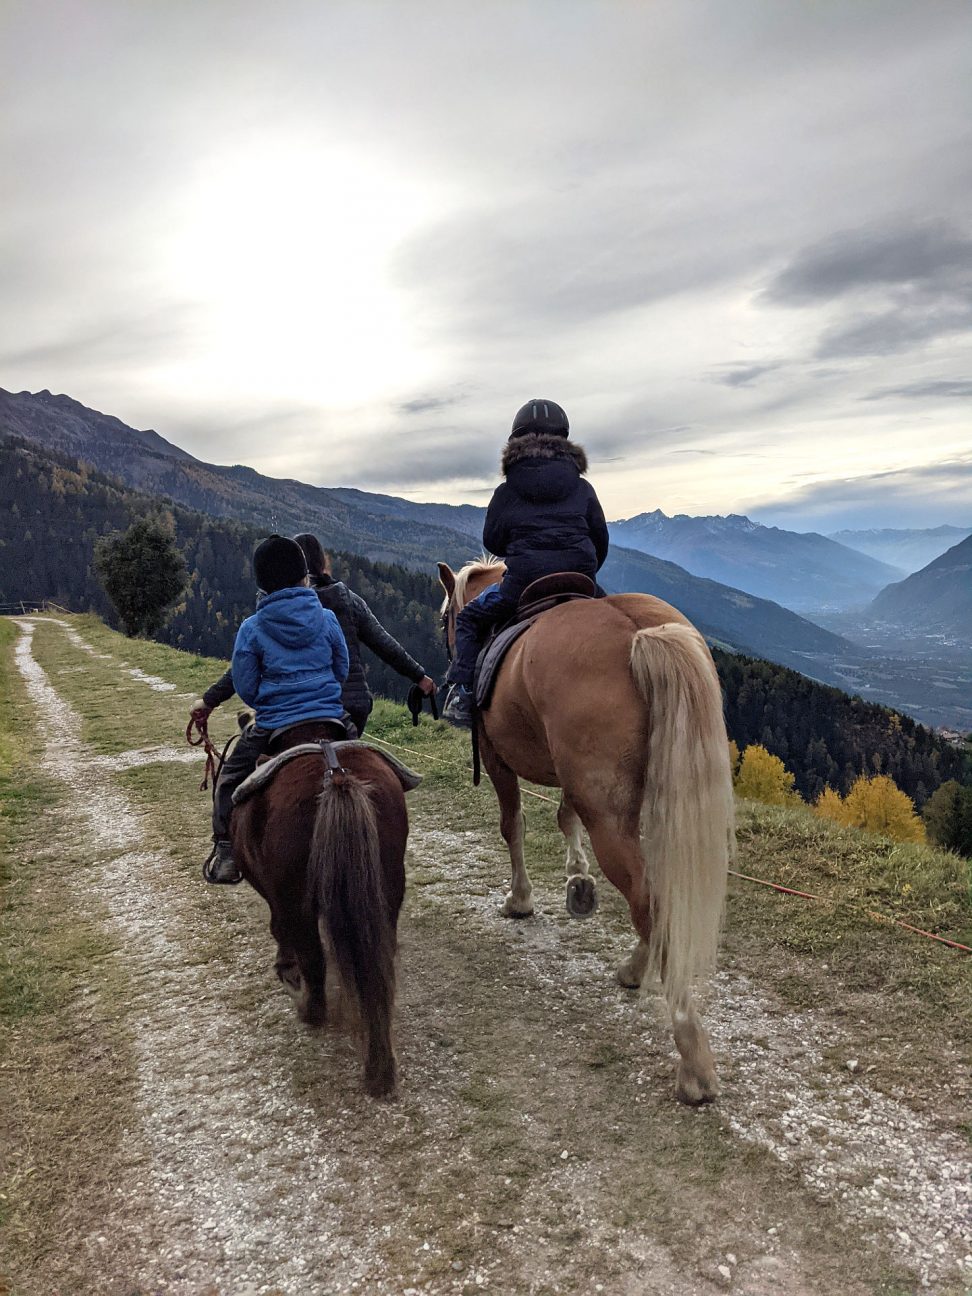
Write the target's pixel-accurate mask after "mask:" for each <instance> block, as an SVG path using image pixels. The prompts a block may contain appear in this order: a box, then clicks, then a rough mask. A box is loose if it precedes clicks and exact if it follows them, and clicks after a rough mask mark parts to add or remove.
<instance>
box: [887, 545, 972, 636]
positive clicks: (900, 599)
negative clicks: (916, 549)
mask: <svg viewBox="0 0 972 1296" xmlns="http://www.w3.org/2000/svg"><path fill="white" fill-rule="evenodd" d="M868 611H869V613H870V615H871V616H874V617H876V618H878V619H880V620H883V621H891V622H893V623H894V624H896V625H901V626H910V627H913V628H920V629H921V631H922V632H923V633H924V634H926V635H928V634H936V633H937V634H942V635H945V636H949V637H957V638H960V639H961V640H963V641H964V642H965V643H966V644H968V643H969V641H970V640H972V535H968V536H967V537H966V538H965V539H964V540H962V541H960V542H959V543H958V544H957V545H953V546H952V548H951V549H949V550H947V551H946V552H945V553H943V554H940V555H939V556H938V557H937V558H936V559H934V561H933V562H930V563H929V564H928V566H927V567H923V568H922V569H921V571H917V572H914V573H913V574H912V575H911V576H909V577H907V579H906V580H903V581H900V582H898V584H896V585H889V586H888V587H887V589H884V590H882V591H881V593H880V594H879V595H878V596H877V598H876V599H875V600H874V602H873V603H872V604H871V606H870V608H869V609H868Z"/></svg>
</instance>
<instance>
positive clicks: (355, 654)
mask: <svg viewBox="0 0 972 1296" xmlns="http://www.w3.org/2000/svg"><path fill="white" fill-rule="evenodd" d="M294 539H295V540H296V541H297V543H298V544H299V545H300V547H301V549H302V550H303V551H304V557H305V558H306V559H307V570H308V571H309V572H310V580H311V585H312V587H313V588H314V589H315V590H316V591H317V597H318V598H319V599H320V601H321V604H322V606H324V607H326V608H328V609H329V610H330V611H331V612H333V613H334V615H335V616H336V617H337V619H338V624H339V625H340V627H341V629H342V630H343V631H344V638H345V639H346V641H347V645H348V657H349V659H350V663H351V664H350V666H349V668H348V678H347V679H346V680H345V682H344V692H343V694H342V697H343V701H344V705H345V707H346V708H347V710H348V712H349V714H350V716H351V719H352V721H353V722H354V726H355V728H356V729H357V731H358V734H359V736H360V735H361V734H363V733H364V729H365V725H366V724H367V723H368V716H369V715H370V714H371V708H372V706H373V705H374V698H373V697H372V696H371V691H370V690H369V688H368V684H367V680H366V678H365V668H364V663H363V662H362V660H361V644H364V645H365V646H366V647H368V648H370V649H371V651H372V652H373V653H375V655H376V656H378V657H380V658H381V660H382V661H383V662H387V663H388V665H389V666H390V667H391V668H392V670H395V671H397V672H398V673H399V675H404V676H405V678H406V679H410V680H412V682H413V683H415V684H418V686H419V688H420V689H421V690H422V692H423V693H424V694H425V695H426V696H428V695H429V694H430V693H434V692H435V683H434V681H433V680H432V679H431V678H430V677H429V676H428V675H427V674H426V673H425V668H424V667H423V666H420V665H419V664H418V662H417V661H416V660H415V658H414V657H411V656H409V654H408V653H407V652H406V651H405V649H404V648H403V647H402V645H401V644H400V643H399V642H398V640H397V639H395V638H394V637H393V636H392V635H390V634H389V633H388V631H387V630H386V629H385V627H384V626H383V625H382V624H381V622H380V621H379V620H378V618H377V617H376V616H375V614H374V613H373V612H372V610H371V608H370V607H369V606H368V604H367V603H366V602H365V601H364V599H363V598H362V597H361V595H360V594H355V592H354V591H353V590H350V589H348V587H347V585H345V584H344V582H343V581H339V580H335V579H334V578H333V576H332V575H331V573H330V570H329V567H330V563H329V561H328V557H327V554H326V553H325V552H324V549H323V548H322V546H321V542H320V541H319V540H318V538H317V537H316V536H314V535H311V534H310V533H309V532H304V533H303V534H302V535H298V536H294Z"/></svg>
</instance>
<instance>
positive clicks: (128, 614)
mask: <svg viewBox="0 0 972 1296" xmlns="http://www.w3.org/2000/svg"><path fill="white" fill-rule="evenodd" d="M166 521H169V522H170V525H169V526H167V525H166ZM95 567H96V569H97V572H98V576H99V578H100V580H101V583H102V585H103V586H104V590H105V593H106V594H107V595H108V597H109V598H110V599H111V601H112V603H113V604H114V605H115V610H116V611H117V612H118V615H119V616H120V617H121V621H122V625H123V626H124V628H125V633H126V634H127V635H128V636H129V637H131V636H133V635H140V634H147V633H148V634H150V633H151V632H152V631H153V630H158V628H159V627H160V626H161V624H162V622H163V621H164V620H165V613H166V610H167V609H168V608H169V607H170V606H171V605H172V604H173V603H174V602H175V600H176V599H177V598H178V597H179V595H180V594H181V593H182V592H183V590H184V589H185V588H186V585H187V583H188V580H189V573H188V572H187V570H186V564H185V560H184V558H183V556H182V554H181V553H180V552H179V549H178V547H177V545H176V542H175V537H174V536H173V534H172V524H171V519H163V518H161V517H155V518H142V519H140V520H139V521H138V522H135V523H133V525H132V526H130V527H129V528H128V530H127V531H123V532H120V533H116V534H114V535H110V536H106V537H104V538H103V539H102V540H100V541H99V542H98V544H97V546H96V548H95Z"/></svg>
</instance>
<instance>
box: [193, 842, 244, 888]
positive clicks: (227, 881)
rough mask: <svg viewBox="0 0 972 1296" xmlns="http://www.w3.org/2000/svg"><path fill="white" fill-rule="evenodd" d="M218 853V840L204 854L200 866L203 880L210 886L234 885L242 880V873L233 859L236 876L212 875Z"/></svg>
mask: <svg viewBox="0 0 972 1296" xmlns="http://www.w3.org/2000/svg"><path fill="white" fill-rule="evenodd" d="M218 855H219V842H213V849H212V850H211V851H210V852H209V854H208V855H207V856H206V858H205V860H204V861H203V866H202V875H203V881H204V882H208V883H209V884H210V886H236V885H237V883H239V882H242V881H243V874H242V873H241V872H240V870H239V866H238V865H236V863H235V861H234V867H235V868H236V877H232V878H218V877H215V876H214V873H213V870H214V867H215V864H216V858H217V856H218Z"/></svg>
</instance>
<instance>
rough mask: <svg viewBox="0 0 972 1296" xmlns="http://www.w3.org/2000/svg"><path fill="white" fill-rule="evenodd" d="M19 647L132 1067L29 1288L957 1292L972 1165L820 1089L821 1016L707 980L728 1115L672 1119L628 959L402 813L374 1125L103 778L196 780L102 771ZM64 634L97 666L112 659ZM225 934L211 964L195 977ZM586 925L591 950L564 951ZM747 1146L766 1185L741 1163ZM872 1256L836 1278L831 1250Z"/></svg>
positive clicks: (235, 921)
mask: <svg viewBox="0 0 972 1296" xmlns="http://www.w3.org/2000/svg"><path fill="white" fill-rule="evenodd" d="M18 624H19V626H20V630H21V638H20V641H19V644H18V648H17V665H18V668H19V670H20V672H21V674H22V676H23V679H24V681H25V683H26V687H27V689H28V692H29V696H30V698H31V701H32V704H33V705H34V707H35V708H36V712H37V715H38V718H39V721H40V729H41V731H42V732H43V734H44V743H45V747H44V757H43V759H44V764H45V768H46V769H47V770H48V771H49V772H50V773H51V774H52V775H53V776H55V777H56V778H57V779H58V780H59V781H60V782H61V784H62V786H63V788H64V789H65V791H66V793H67V799H66V822H67V823H69V824H73V825H82V826H83V831H84V833H85V835H86V838H87V841H88V842H89V843H90V848H91V851H90V854H91V863H90V866H89V867H88V868H87V869H85V870H84V871H79V872H77V873H76V874H75V875H74V877H73V879H72V880H71V882H70V884H69V885H70V886H71V901H72V903H73V904H74V905H76V906H77V907H78V908H83V906H84V905H85V904H86V903H90V901H91V899H92V897H96V898H97V899H98V901H99V902H100V903H101V904H102V905H103V906H104V909H105V911H106V912H107V914H108V915H109V920H110V923H111V926H112V929H113V934H114V935H115V937H116V938H117V946H118V952H117V954H116V955H115V957H116V958H117V959H118V960H119V963H120V965H121V967H122V968H123V969H124V973H125V976H126V977H127V978H128V982H129V984H130V987H131V995H130V1001H129V1003H128V1006H127V1021H128V1027H129V1029H130V1031H131V1034H132V1039H133V1047H134V1053H135V1058H136V1068H137V1076H136V1081H137V1083H136V1087H135V1093H136V1103H135V1119H134V1121H133V1124H132V1126H131V1128H129V1129H128V1130H127V1131H126V1134H125V1139H124V1143H125V1147H124V1155H123V1156H122V1158H121V1162H120V1164H121V1167H122V1168H121V1170H120V1172H119V1178H118V1182H117V1185H116V1189H115V1195H114V1206H113V1210H112V1213H111V1216H110V1218H107V1219H103V1220H100V1221H97V1222H96V1223H93V1224H92V1227H91V1228H90V1230H89V1231H87V1232H86V1234H85V1236H81V1237H76V1238H69V1239H65V1240H64V1246H63V1248H62V1251H61V1254H60V1257H59V1259H58V1260H57V1261H56V1263H55V1264H54V1268H52V1270H51V1273H45V1274H40V1275H34V1277H33V1278H32V1279H31V1280H30V1281H29V1282H26V1283H24V1284H22V1286H21V1287H18V1288H17V1290H18V1291H20V1290H22V1291H23V1292H24V1293H31V1292H37V1293H41V1292H44V1293H46V1294H49V1293H50V1292H51V1291H53V1290H61V1291H63V1292H65V1293H66V1292H68V1291H70V1292H75V1291H78V1292H81V1291H92V1292H95V1291H97V1292H106V1293H112V1292H118V1293H121V1292H125V1293H129V1294H130V1293H132V1292H145V1293H147V1292H156V1291H158V1292H166V1293H170V1292H171V1293H177V1294H179V1293H185V1294H186V1296H188V1294H189V1293H204V1292H205V1293H225V1294H226V1296H229V1294H230V1293H232V1294H233V1296H247V1294H249V1296H256V1294H257V1293H268V1294H269V1293H274V1292H281V1293H287V1294H288V1296H290V1294H291V1293H293V1294H294V1296H297V1294H298V1293H299V1294H301V1296H303V1294H304V1293H311V1294H316V1293H322V1294H323V1293H333V1292H348V1291H361V1292H374V1293H385V1292H387V1293H406V1294H407V1296H409V1294H411V1293H417V1292H419V1291H430V1292H443V1293H445V1292H470V1291H479V1290H492V1291H495V1292H506V1291H509V1292H537V1293H540V1292H556V1291H565V1292H574V1291H577V1292H579V1291H584V1292H587V1291H602V1290H603V1291H607V1292H611V1293H614V1292H629V1291H630V1292H632V1293H635V1292H638V1293H648V1292H653V1293H667V1294H671V1296H674V1293H685V1292H700V1293H705V1292H710V1291H716V1290H720V1289H725V1288H727V1287H731V1288H732V1289H733V1290H734V1291H739V1292H743V1293H749V1294H751V1296H759V1294H761V1293H771V1292H787V1293H818V1292H819V1293H822V1292H829V1291H832V1290H836V1289H837V1288H836V1287H835V1282H837V1281H838V1279H837V1275H838V1274H844V1277H845V1281H841V1282H840V1288H841V1290H844V1291H847V1292H853V1291H861V1292H864V1291H869V1290H873V1289H872V1288H871V1286H870V1282H869V1279H868V1277H867V1266H868V1265H869V1264H870V1263H871V1262H872V1259H871V1258H873V1256H875V1255H879V1254H891V1255H893V1257H894V1259H895V1261H896V1262H897V1263H898V1264H899V1265H900V1266H903V1267H904V1268H905V1269H910V1270H912V1271H913V1272H914V1273H915V1275H916V1277H915V1287H916V1290H917V1289H918V1288H919V1286H920V1287H923V1288H925V1289H928V1290H936V1291H941V1292H945V1291H949V1292H951V1291H959V1290H961V1289H962V1288H963V1287H965V1286H967V1285H968V1284H970V1283H972V1254H970V1253H972V1202H970V1185H972V1156H970V1152H969V1147H968V1144H963V1143H961V1141H960V1140H959V1139H958V1138H956V1137H955V1136H954V1135H952V1134H949V1133H945V1132H942V1131H941V1130H939V1129H936V1127H935V1124H934V1121H933V1118H932V1117H929V1116H927V1115H919V1114H918V1113H916V1112H915V1111H913V1110H911V1109H910V1108H909V1107H908V1106H907V1105H906V1104H905V1103H904V1102H902V1101H898V1100H897V1099H895V1098H893V1097H887V1096H885V1095H882V1094H880V1093H878V1092H877V1091H876V1090H874V1089H873V1088H872V1087H871V1086H870V1085H869V1084H868V1081H867V1076H866V1075H861V1074H859V1073H858V1072H856V1071H855V1070H848V1069H847V1068H846V1067H845V1068H843V1069H835V1068H834V1067H833V1066H832V1065H829V1064H828V1063H827V1061H826V1059H825V1054H826V1055H828V1056H829V1055H830V1053H831V1052H832V1050H833V1049H834V1047H835V1046H841V1045H842V1044H844V1045H846V1047H847V1048H848V1050H849V1051H850V1053H851V1054H852V1037H851V1036H849V1035H847V1034H845V1033H843V1029H842V1028H838V1027H835V1024H834V1021H833V1019H832V1018H830V1017H828V1016H826V1015H825V1014H824V1013H823V1012H820V1013H817V1012H800V1013H797V1012H795V1011H793V1010H792V1009H790V1008H788V1007H786V1006H785V1005H783V1004H781V1003H778V1002H776V1001H774V1000H773V999H772V998H770V997H768V996H766V995H762V994H760V993H759V992H758V990H757V989H756V987H755V986H754V985H753V984H751V983H750V982H749V981H748V980H747V979H746V978H745V977H743V976H741V975H739V974H738V973H733V972H724V973H722V974H720V975H719V977H718V978H717V979H716V982H715V985H714V987H713V991H712V993H711V995H710V997H709V1000H708V1003H707V1006H706V1021H707V1024H708V1025H709V1027H710V1030H711V1034H712V1037H713V1044H714V1047H715V1049H716V1052H717V1055H719V1056H720V1058H721V1065H722V1074H723V1079H724V1083H725V1095H724V1097H723V1099H722V1100H721V1101H720V1103H719V1105H718V1108H717V1109H713V1110H710V1111H707V1112H701V1113H686V1112H684V1111H682V1110H680V1109H677V1108H675V1105H674V1104H673V1103H672V1102H671V1097H670V1091H671V1082H672V1066H673V1056H674V1055H673V1052H672V1050H671V1047H670V1036H669V1033H668V1030H667V1026H666V1024H665V1023H664V1021H663V1018H662V1015H661V1014H660V1012H659V1011H658V1009H657V1006H656V1004H655V1003H654V1001H653V1000H652V999H651V998H650V997H649V998H648V999H647V1000H646V1002H645V1005H644V1009H643V1011H640V1012H639V1009H638V1007H637V1005H636V1003H635V1002H634V1001H633V998H632V996H629V995H625V994H623V993H622V992H620V991H619V990H618V989H617V988H616V987H614V986H613V984H612V980H611V977H612V974H613V966H614V963H615V962H616V961H617V960H618V959H619V958H620V956H621V955H622V954H623V953H625V952H626V951H627V946H628V943H629V942H628V940H627V938H624V939H622V938H621V937H620V936H617V935H612V934H611V932H610V931H609V930H608V929H607V927H606V926H602V927H599V928H595V927H593V926H592V925H584V924H570V923H568V922H567V920H566V919H563V920H561V919H560V918H559V916H558V917H557V918H551V917H545V916H544V915H543V914H541V915H539V916H538V918H537V919H534V920H530V921H528V922H524V923H508V922H503V921H502V920H501V919H500V918H499V917H498V916H497V908H498V904H499V902H500V901H501V899H502V889H501V887H500V886H499V885H498V883H499V880H500V878H502V876H503V869H502V864H500V865H499V866H498V863H497V862H498V861H500V860H501V859H502V851H501V848H500V847H499V846H498V844H497V842H495V841H493V840H491V839H488V838H487V837H485V836H483V835H481V834H477V833H470V832H467V833H461V832H460V833H455V832H446V831H444V830H443V829H433V828H431V827H428V826H427V825H426V824H424V823H423V822H422V821H421V819H420V817H419V816H417V815H413V827H412V834H411V838H410V895H409V900H408V904H407V907H406V913H405V916H404V919H403V924H402V946H403V950H402V987H401V994H400V1004H399V1034H400V1051H401V1054H402V1063H403V1072H404V1077H405V1080H404V1083H405V1092H404V1094H403V1099H402V1101H401V1102H400V1103H399V1104H397V1105H395V1106H387V1105H380V1104H374V1103H371V1102H369V1101H368V1100H366V1099H365V1098H364V1097H363V1096H362V1095H361V1094H360V1092H359V1089H358V1067H357V1061H356V1058H355V1055H354V1050H353V1048H352V1046H351V1044H350V1042H349V1041H348V1040H347V1039H346V1038H344V1037H342V1036H340V1035H335V1034H322V1033H320V1032H312V1031H309V1030H306V1029H305V1028H302V1027H299V1026H298V1025H297V1023H296V1020H295V1018H294V1016H293V1012H292V1009H291V1007H290V1003H289V1000H288V999H287V998H286V997H285V996H284V995H283V994H282V993H281V992H280V991H279V990H278V989H277V988H276V984H275V982H274V981H273V979H272V976H271V974H270V962H271V957H272V947H271V944H270V940H269V936H268V934H267V932H266V930H265V910H264V909H263V907H262V904H261V903H260V902H259V901H258V900H257V898H256V897H255V896H254V895H253V893H252V892H249V890H248V889H247V888H245V887H241V888H238V889H236V890H234V891H228V890H227V889H225V888H209V889H207V888H205V887H204V886H203V885H202V883H201V882H197V880H196V876H195V874H193V875H192V878H191V881H190V880H188V879H187V872H186V868H185V864H184V862H183V861H182V860H181V859H180V858H179V857H178V856H177V854H175V853H171V854H170V853H169V852H168V851H167V850H165V849H158V848H157V847H156V846H154V845H153V846H151V847H149V846H147V844H146V833H145V826H144V822H143V814H142V812H141V810H140V808H139V807H138V806H137V805H136V804H134V802H133V801H132V800H131V799H130V797H129V796H128V795H126V794H125V793H124V792H123V791H122V790H121V788H120V786H119V784H118V782H117V781H116V779H115V777H114V772H115V771H117V770H119V769H131V768H136V767H138V766H139V765H142V764H147V763H156V762H164V761H172V762H176V761H181V760H184V759H186V754H185V753H184V752H180V751H179V750H178V749H172V748H165V747H154V748H146V749H142V750H140V751H138V752H132V753H127V754H126V755H125V756H124V757H122V758H121V759H119V758H116V757H111V758H105V757H100V756H97V755H95V754H94V753H93V752H92V751H90V749H88V748H87V747H86V745H85V744H84V743H83V742H82V741H81V739H80V736H79V735H80V732H81V718H80V716H79V714H78V713H77V711H76V710H74V708H72V707H71V706H70V705H69V704H68V703H67V702H66V701H65V700H64V699H63V698H62V697H61V696H59V694H58V693H57V691H56V688H55V687H54V685H53V684H52V682H51V680H50V679H49V678H48V676H47V674H46V673H45V672H44V670H43V669H42V668H41V666H40V665H39V664H38V662H37V660H36V659H35V656H34V654H33V651H32V646H33V636H34V622H32V621H31V620H27V619H25V620H21V621H19V622H18ZM62 624H63V623H62ZM64 629H65V631H66V633H67V634H68V636H69V638H70V639H71V641H72V643H73V644H74V646H75V647H78V648H80V649H81V650H82V651H84V652H86V654H87V655H88V657H89V658H90V659H91V662H92V669H97V668H96V667H95V665H94V663H95V661H96V660H98V659H101V658H105V659H108V658H110V656H111V655H110V654H99V653H97V652H96V651H95V649H93V648H92V647H91V646H90V645H89V644H87V643H86V642H85V641H84V640H83V639H82V638H81V637H80V636H79V635H78V634H77V632H76V631H75V630H74V629H73V627H70V626H67V625H64ZM131 674H132V676H133V678H135V679H137V680H139V681H140V682H142V683H145V684H147V685H148V686H149V687H150V688H152V689H154V690H155V691H156V692H166V693H167V694H171V693H172V692H173V690H174V688H175V686H170V685H168V683H167V682H166V681H164V680H160V679H159V678H158V677H155V676H151V677H149V676H146V675H144V674H143V673H141V672H139V671H138V670H137V668H135V669H133V670H132V671H131ZM161 685H165V686H166V687H165V688H164V689H162V688H160V686H161ZM179 696H181V695H179ZM180 713H181V708H180ZM189 758H190V759H198V754H196V753H192V754H190V757H189ZM74 831H75V832H76V831H77V828H76V827H75V829H74ZM603 885H606V884H604V883H602V886H603ZM560 903H561V897H560V895H557V896H556V897H554V898H551V899H549V900H548V901H547V904H548V907H550V908H552V907H553V905H554V904H556V905H557V906H559V905H560ZM227 915H228V916H227ZM597 922H598V920H597V919H595V923H597ZM224 927H225V947H222V948H221V951H220V960H219V961H218V962H217V963H215V964H214V963H213V962H211V961H206V960H205V959H204V958H201V956H200V953H199V951H200V948H202V947H204V946H205V943H206V942H207V941H211V940H212V939H213V936H214V932H215V934H216V936H217V937H218V936H219V934H220V932H221V931H223V929H224ZM581 930H583V931H585V932H589V933H590V932H595V933H596V936H597V948H596V949H595V950H591V949H587V950H579V948H578V936H577V933H578V932H580V931H581ZM87 990H88V993H91V994H94V995H97V994H98V987H97V985H92V986H89V987H87ZM850 1060H853V1058H852V1056H851V1058H850ZM747 1146H748V1147H750V1148H751V1149H752V1150H753V1155H754V1156H757V1157H761V1158H762V1159H761V1160H754V1161H752V1163H751V1165H750V1164H747V1163H746V1161H745V1158H744V1157H743V1156H742V1152H741V1149H743V1148H745V1147H747ZM666 1158H667V1159H668V1163H667V1168H666ZM726 1158H728V1162H727V1163H726V1164H723V1162H724V1161H725V1160H726ZM774 1165H775V1166H777V1167H779V1169H778V1171H775V1170H774V1169H773V1167H774ZM794 1175H795V1176H796V1178H793V1176H794ZM774 1176H776V1178H774ZM750 1189H751V1193H752V1199H751V1200H747V1201H746V1206H745V1210H743V1209H742V1197H743V1195H744V1194H746V1193H747V1192H749V1191H750ZM642 1190H643V1197H639V1196H638V1194H639V1192H641V1191H642ZM679 1194H684V1198H683V1199H682V1200H679V1201H678V1209H677V1210H673V1205H672V1201H671V1200H665V1198H669V1199H670V1198H673V1197H674V1198H676V1199H677V1198H678V1197H679ZM804 1217H805V1218H804ZM818 1233H819V1235H820V1236H819V1237H818V1236H817V1234H818ZM855 1237H856V1238H858V1239H859V1241H860V1247H861V1258H859V1259H857V1260H856V1261H855V1262H854V1263H847V1262H846V1257H842V1256H841V1255H840V1254H839V1251H838V1248H839V1245H840V1244H841V1241H842V1240H846V1239H847V1238H855ZM831 1252H833V1253H834V1254H833V1255H832V1256H831V1255H830V1253H831ZM58 1265H59V1266H60V1268H57V1266H58ZM828 1266H829V1267H828ZM31 1282H34V1283H35V1285H33V1286H32V1285H31ZM56 1283H61V1284H63V1285H62V1286H60V1287H56V1285H55V1284H56Z"/></svg>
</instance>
